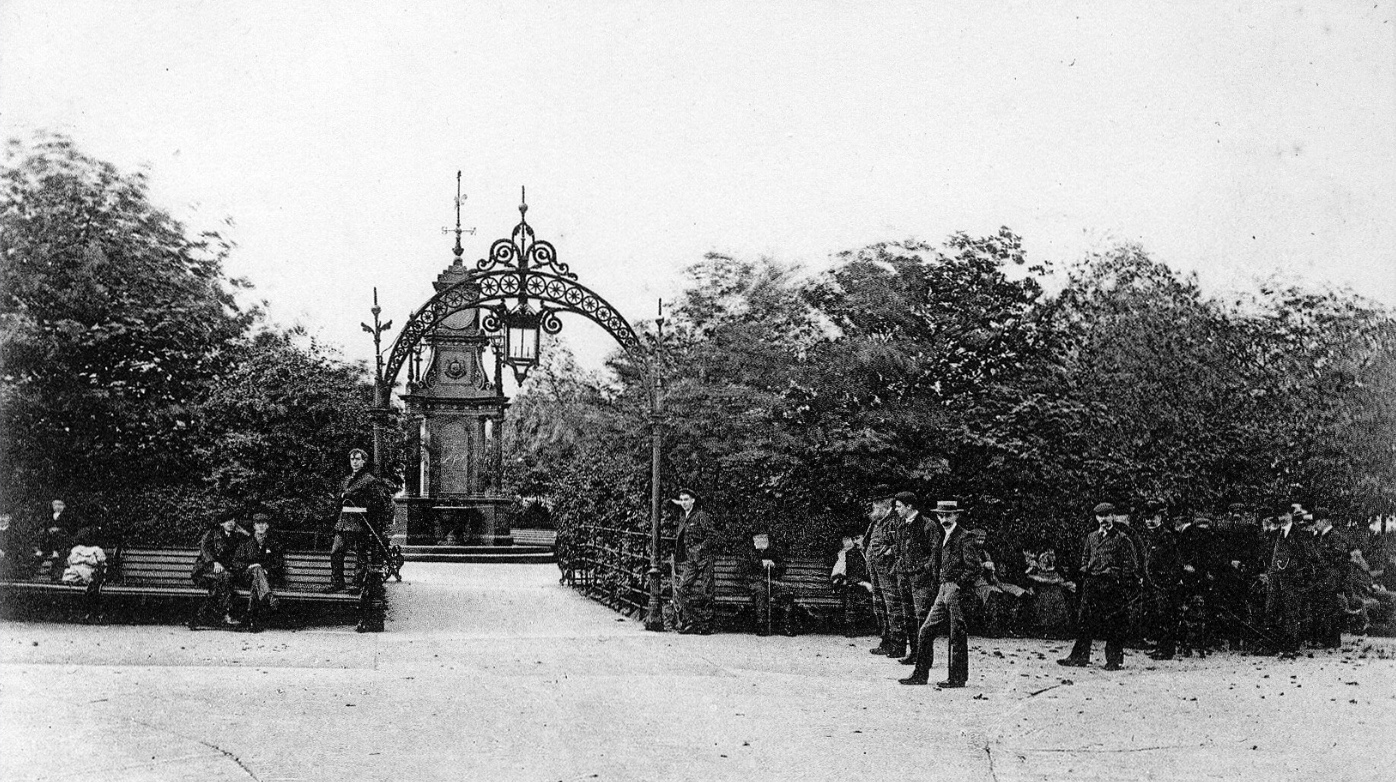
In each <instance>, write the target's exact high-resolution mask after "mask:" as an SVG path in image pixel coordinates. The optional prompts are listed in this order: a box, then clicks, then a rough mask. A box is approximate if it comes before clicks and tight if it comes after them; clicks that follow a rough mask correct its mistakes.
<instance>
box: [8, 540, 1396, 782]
mask: <svg viewBox="0 0 1396 782" xmlns="http://www.w3.org/2000/svg"><path fill="white" fill-rule="evenodd" d="M556 573H557V571H556V569H554V568H552V567H550V566H539V565H464V566H462V565H432V564H419V563H413V564H410V565H409V566H408V568H407V572H406V573H405V577H406V578H407V581H406V582H404V583H403V584H393V585H391V586H390V587H389V590H390V595H391V598H390V599H391V601H392V606H393V607H392V612H391V613H390V616H389V623H388V631H387V632H385V633H382V634H376V635H358V634H355V633H354V632H353V631H352V628H350V627H329V628H326V627H320V628H306V629H299V630H284V629H272V630H268V631H267V632H265V633H262V634H260V635H249V634H244V633H233V632H218V631H199V632H190V631H189V630H187V629H184V628H183V627H179V626H170V625H149V624H110V625H104V626H89V625H76V624H51V623H37V622H19V621H9V622H4V623H0V747H3V751H2V752H0V779H5V780H47V779H91V778H102V779H105V780H165V779H169V780H186V779H199V780H224V779H229V780H233V779H236V780H246V779H255V780H262V781H263V782H270V781H271V780H360V779H362V780H436V779H441V780H461V779H491V780H540V781H546V780H592V779H596V780H669V779H676V780H677V779H740V780H761V779H792V780H794V779H799V780H823V779H831V780H832V779H838V780H847V779H849V778H859V777H862V778H874V776H875V777H876V778H884V777H885V778H894V779H916V780H942V779H943V780H999V781H1000V782H1008V781H1009V780H1055V779H1063V780H1065V779H1071V780H1095V779H1099V780H1204V779H1219V780H1220V779H1225V780H1235V779H1255V780H1309V779H1324V780H1367V779H1370V780H1385V779H1390V778H1391V768H1392V764H1393V761H1396V749H1393V747H1396V743H1394V742H1396V659H1393V658H1396V644H1393V643H1392V639H1374V640H1372V641H1367V640H1364V639H1357V640H1356V641H1350V642H1349V643H1348V644H1346V645H1345V647H1344V649H1343V650H1342V651H1341V652H1334V653H1316V654H1315V655H1314V656H1313V657H1311V658H1307V657H1306V658H1301V659H1299V660H1296V661H1293V662H1279V661H1276V660H1273V659H1261V658H1253V657H1245V656H1239V655H1229V654H1222V655H1214V656H1211V657H1208V658H1207V659H1206V660H1196V659H1192V660H1174V661H1169V662H1165V663H1153V662H1151V661H1149V660H1148V659H1147V658H1145V657H1143V656H1142V655H1141V654H1138V653H1135V652H1130V653H1128V655H1127V659H1126V666H1127V668H1126V669H1125V670H1123V671H1120V672H1116V673H1110V672H1106V671H1103V670H1101V669H1099V668H1098V667H1091V668H1086V669H1079V668H1070V669H1068V668H1061V667H1059V666H1057V665H1056V664H1055V663H1054V662H1053V661H1054V660H1055V659H1056V658H1057V657H1059V656H1062V655H1063V654H1064V653H1065V650H1066V645H1065V644H1064V643H1061V642H1052V641H1037V640H1016V639H999V640H989V639H971V642H970V643H971V652H970V654H971V670H970V686H969V687H967V688H965V689H962V690H946V691H939V690H936V689H935V688H934V687H904V686H900V685H898V684H897V683H896V681H895V679H896V678H898V677H900V676H904V675H906V674H907V672H908V671H909V669H908V668H905V667H903V666H899V665H896V664H895V663H894V662H892V661H890V660H887V659H886V658H879V657H874V656H872V655H869V654H867V653H866V651H864V650H865V649H867V648H868V647H869V646H871V645H872V643H871V641H870V639H853V640H849V639H845V638H841V637H835V636H806V637H799V638H783V637H777V638H756V637H753V636H747V635H734V634H722V635H714V636H706V637H699V636H677V635H673V634H668V633H647V632H645V631H644V630H643V629H642V628H641V627H640V626H639V624H638V623H636V622H634V621H632V620H626V619H620V618H618V617H617V616H616V615H615V614H613V613H612V612H610V611H609V610H607V609H605V608H602V607H600V606H597V605H596V604H594V603H591V602H589V601H587V600H585V599H584V598H581V597H580V596H578V595H576V594H575V593H573V592H572V591H570V590H568V589H565V588H563V587H559V586H557V584H556ZM1099 654H1100V651H1099V649H1098V650H1097V655H1099ZM940 657H941V664H942V665H943V658H944V654H943V651H942V652H941V654H940ZM942 673H943V668H942V669H940V670H937V671H935V672H934V673H933V674H932V676H933V678H932V680H933V681H934V680H935V679H936V678H939V677H938V676H937V675H936V674H942ZM850 775H852V776H850Z"/></svg>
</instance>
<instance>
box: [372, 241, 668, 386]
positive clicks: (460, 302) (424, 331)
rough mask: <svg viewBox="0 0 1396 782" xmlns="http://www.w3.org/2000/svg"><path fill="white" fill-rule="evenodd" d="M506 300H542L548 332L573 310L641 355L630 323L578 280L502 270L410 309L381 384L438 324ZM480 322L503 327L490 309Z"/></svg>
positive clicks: (390, 378)
mask: <svg viewBox="0 0 1396 782" xmlns="http://www.w3.org/2000/svg"><path fill="white" fill-rule="evenodd" d="M496 244H498V243H496ZM481 263H484V261H481ZM575 276H576V275H572V277H575ZM521 278H522V279H521ZM509 299H530V300H532V299H537V300H538V302H539V304H540V308H539V310H538V315H539V317H540V320H539V324H538V325H539V328H541V329H543V331H545V332H547V333H549V334H557V333H558V332H560V331H561V330H562V321H561V320H559V319H558V317H557V316H558V314H559V313H562V312H574V313H576V314H578V315H581V316H582V317H584V318H586V319H588V320H590V321H592V322H593V323H595V324H597V325H598V326H600V327H601V328H603V329H605V330H606V333H607V334H610V335H611V337H612V338H614V339H615V340H616V342H618V343H620V346H621V348H623V349H624V350H625V351H626V352H629V353H639V352H640V350H641V346H640V337H639V335H637V334H636V333H635V329H633V328H632V327H631V326H630V323H629V322H628V321H626V319H625V318H624V317H622V316H621V314H620V313H619V312H617V311H616V308H615V307H612V306H611V304H610V302H608V301H606V300H605V299H603V298H601V297H600V296H598V295H597V294H596V293H595V292H594V291H592V290H591V289H589V288H587V287H586V286H584V285H582V284H581V283H579V282H576V281H575V280H574V279H572V278H569V277H560V276H558V275H556V274H552V273H550V272H543V271H539V270H537V269H529V270H527V271H526V272H522V273H521V272H520V271H519V270H518V269H513V268H501V269H494V270H492V271H487V272H485V273H483V274H476V275H474V276H472V277H470V278H468V279H465V280H461V281H460V282H458V283H456V284H455V285H452V286H451V287H449V288H446V289H444V290H442V291H440V292H439V293H437V294H436V295H435V296H433V297H431V299H429V300H428V301H427V303H426V304H424V305H422V307H421V308H420V309H418V310H417V311H416V312H414V313H412V317H410V318H408V319H407V324H406V325H405V326H403V329H402V331H401V332H400V333H399V334H398V337H397V340H396V341H395V342H394V343H393V347H392V350H391V351H390V353H389V356H388V360H387V362H386V364H385V365H384V375H383V379H384V382H385V383H386V384H387V385H388V387H391V386H392V384H393V382H394V381H395V380H396V378H397V375H398V372H399V371H401V370H402V365H403V363H405V362H406V361H407V359H408V358H409V357H410V356H411V355H412V351H413V349H414V348H415V347H416V346H417V344H418V343H420V342H421V341H422V339H424V338H425V337H426V336H427V335H428V334H430V333H431V330H432V329H433V328H435V326H436V324H438V323H440V322H441V321H443V320H445V319H446V318H449V317H450V316H452V315H454V314H455V313H457V312H460V311H461V310H468V309H484V308H486V307H488V306H489V305H492V304H507V300H509ZM480 325H481V326H482V327H483V328H484V329H485V330H486V331H499V330H500V329H501V328H502V327H503V323H502V321H501V320H500V319H499V317H498V316H497V315H496V314H495V312H494V311H492V310H487V311H486V314H485V316H484V318H483V319H482V320H481V324H480Z"/></svg>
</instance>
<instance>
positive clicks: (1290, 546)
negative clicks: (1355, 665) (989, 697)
mask: <svg viewBox="0 0 1396 782" xmlns="http://www.w3.org/2000/svg"><path fill="white" fill-rule="evenodd" d="M1243 510H1244V508H1242V507H1241V506H1232V508H1231V512H1232V514H1233V516H1236V517H1238V518H1239V517H1240V514H1241V511H1243ZM1093 515H1094V517H1095V520H1096V523H1097V528H1096V529H1094V530H1092V531H1091V532H1090V533H1088V534H1087V535H1086V537H1085V540H1084V542H1083V546H1082V552H1081V576H1082V582H1083V583H1082V591H1081V600H1080V605H1079V610H1078V615H1077V639H1076V643H1075V645H1074V646H1073V647H1072V650H1071V653H1070V654H1069V655H1067V656H1066V657H1065V658H1063V659H1061V660H1058V661H1057V662H1058V663H1059V664H1061V665H1066V666H1085V665H1088V664H1089V662H1090V652H1091V642H1092V641H1093V640H1096V639H1099V640H1103V641H1105V669H1106V670H1118V669H1119V668H1120V667H1121V666H1122V665H1123V662H1124V641H1125V638H1126V636H1127V634H1129V633H1130V631H1131V630H1134V631H1135V633H1136V634H1137V635H1142V636H1145V637H1147V638H1151V639H1153V640H1154V641H1155V642H1156V643H1155V646H1154V649H1153V651H1152V652H1150V654H1149V656H1150V657H1151V658H1152V659H1155V660H1168V659H1172V658H1173V657H1174V656H1175V655H1176V654H1178V652H1179V651H1180V650H1181V652H1182V654H1183V655H1184V656H1190V655H1191V654H1192V653H1193V652H1196V653H1197V654H1198V656H1206V654H1207V649H1208V646H1209V644H1210V640H1211V636H1212V629H1209V627H1208V623H1209V622H1210V621H1213V620H1220V621H1221V622H1222V624H1223V625H1224V626H1225V628H1226V630H1225V632H1226V634H1227V635H1229V636H1230V637H1231V638H1232V640H1233V641H1234V642H1235V641H1240V640H1241V638H1243V637H1246V638H1250V639H1251V640H1252V641H1253V642H1254V643H1257V644H1258V645H1259V646H1260V647H1261V648H1263V649H1264V650H1265V651H1268V652H1272V653H1275V654H1278V655H1279V656H1280V657H1282V658H1294V657H1296V656H1297V655H1298V653H1299V649H1300V646H1301V644H1302V643H1303V642H1304V641H1306V640H1307V641H1309V642H1311V643H1312V644H1313V645H1314V646H1317V647H1320V648H1329V649H1336V648H1338V647H1339V646H1340V645H1341V644H1342V622H1343V619H1344V617H1345V613H1346V608H1347V601H1346V598H1345V597H1344V594H1343V590H1344V574H1345V573H1346V572H1347V569H1348V561H1349V552H1350V551H1351V549H1352V548H1353V545H1354V544H1353V543H1352V542H1351V541H1349V540H1347V539H1346V538H1345V537H1344V536H1343V535H1341V534H1339V533H1336V532H1335V531H1334V529H1333V524H1332V521H1331V520H1330V519H1329V518H1328V514H1327V512H1326V511H1324V510H1322V509H1316V510H1315V511H1313V512H1310V511H1307V510H1305V509H1304V507H1303V506H1302V505H1301V504H1299V503H1294V504H1292V505H1291V506H1290V508H1289V509H1288V510H1285V511H1281V512H1279V513H1277V514H1276V515H1275V516H1273V517H1271V518H1270V519H1267V520H1266V521H1267V523H1266V524H1265V527H1264V529H1263V536H1259V537H1257V538H1255V539H1254V540H1251V541H1246V542H1245V544H1244V545H1240V546H1238V545H1235V544H1232V545H1222V541H1220V540H1219V539H1218V538H1217V537H1216V536H1215V535H1214V534H1213V532H1212V530H1211V529H1210V526H1209V524H1210V520H1209V519H1207V518H1205V517H1204V518H1194V517H1190V516H1183V517H1181V518H1180V519H1178V520H1177V521H1176V523H1174V524H1172V525H1169V524H1168V523H1167V519H1168V513H1167V508H1166V506H1165V504H1164V503H1163V502H1162V501H1159V500H1151V501H1149V502H1148V503H1146V504H1145V506H1144V530H1143V531H1142V533H1141V532H1138V531H1135V530H1134V528H1133V527H1131V526H1130V525H1129V524H1128V523H1126V522H1127V520H1128V514H1126V513H1124V512H1123V511H1121V510H1118V509H1116V508H1115V506H1114V505H1111V504H1110V503H1101V504H1099V505H1097V506H1096V507H1095V509H1094V511H1093ZM1256 532H1257V534H1259V533H1260V532H1261V531H1260V530H1257V531H1256ZM1252 574H1253V575H1254V578H1255V579H1256V580H1257V581H1258V583H1259V584H1262V585H1263V590H1264V602H1263V608H1261V609H1260V610H1258V611H1256V612H1251V611H1250V610H1249V609H1248V601H1249V597H1250V590H1251V586H1252V582H1251V575H1252ZM1137 608H1139V609H1142V610H1136V609H1137ZM1137 619H1138V620H1141V621H1140V624H1142V627H1135V626H1134V624H1135V622H1136V620H1137Z"/></svg>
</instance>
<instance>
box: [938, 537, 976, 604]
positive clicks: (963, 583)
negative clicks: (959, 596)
mask: <svg viewBox="0 0 1396 782" xmlns="http://www.w3.org/2000/svg"><path fill="white" fill-rule="evenodd" d="M942 534H944V533H942ZM979 554H980V551H979V541H978V540H977V539H976V538H975V537H974V536H973V535H970V534H969V533H967V532H965V528H964V527H962V526H960V525H958V524H956V525H955V529H953V530H951V531H950V537H949V538H946V539H945V542H944V544H943V545H941V547H940V557H939V563H938V566H937V568H936V570H937V571H938V572H939V574H940V583H942V584H959V585H960V588H961V589H970V588H973V587H974V584H975V582H976V581H978V580H979V576H980V574H981V573H982V572H983V560H982V559H981V557H980V556H979Z"/></svg>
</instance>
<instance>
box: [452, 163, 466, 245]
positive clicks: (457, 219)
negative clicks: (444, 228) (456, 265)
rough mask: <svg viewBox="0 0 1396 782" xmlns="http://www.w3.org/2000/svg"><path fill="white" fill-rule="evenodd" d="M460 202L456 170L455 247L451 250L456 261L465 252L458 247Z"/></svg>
mask: <svg viewBox="0 0 1396 782" xmlns="http://www.w3.org/2000/svg"><path fill="white" fill-rule="evenodd" d="M460 202H461V197H460V169H456V246H455V247H454V248H452V252H454V253H455V254H456V258H457V259H459V258H460V255H461V253H463V252H465V248H464V247H461V246H460Z"/></svg>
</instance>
